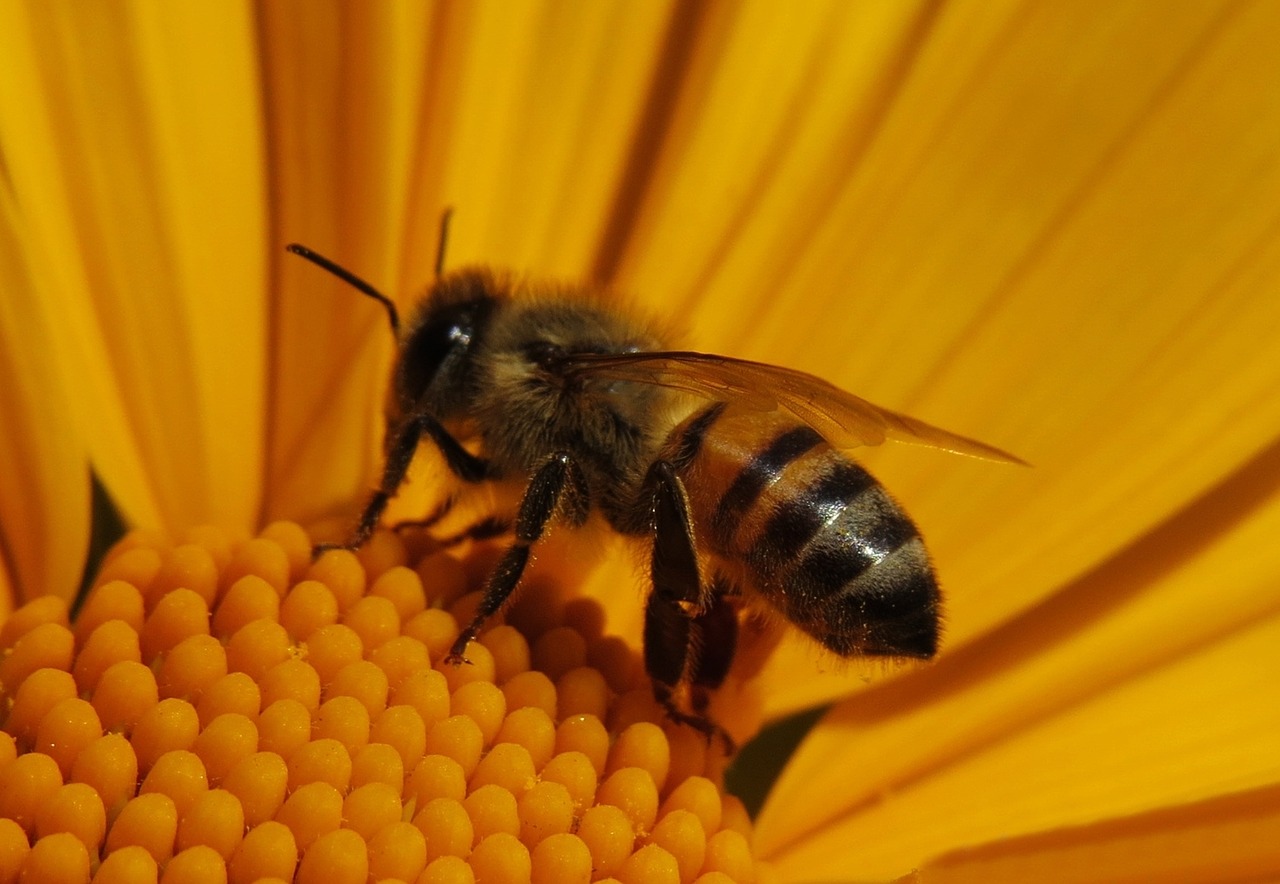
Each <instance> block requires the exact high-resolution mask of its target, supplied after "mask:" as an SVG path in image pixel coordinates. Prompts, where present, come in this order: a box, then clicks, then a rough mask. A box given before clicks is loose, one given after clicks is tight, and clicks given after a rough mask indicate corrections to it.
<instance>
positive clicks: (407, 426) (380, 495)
mask: <svg viewBox="0 0 1280 884" xmlns="http://www.w3.org/2000/svg"><path fill="white" fill-rule="evenodd" d="M424 433H425V434H426V435H427V436H429V437H431V440H432V441H433V442H435V443H436V447H437V448H439V449H440V453H441V454H442V455H443V456H444V460H445V463H446V464H447V465H448V467H449V470H450V471H451V472H452V473H453V474H454V475H456V476H457V477H458V478H460V479H462V480H463V481H466V482H479V481H481V480H483V479H485V478H487V476H488V470H489V462H488V461H486V460H484V459H483V458H479V457H476V456H475V455H474V454H472V453H471V452H469V451H467V450H466V449H465V448H463V447H462V446H461V445H460V444H458V440H457V439H455V438H453V437H452V436H450V435H449V431H448V430H446V429H445V428H444V427H443V426H441V425H440V422H439V421H438V420H436V419H435V418H434V417H432V416H431V415H429V414H416V415H414V416H412V417H411V418H409V419H408V420H406V421H405V422H404V423H403V424H401V425H400V428H399V429H398V430H397V431H396V432H395V434H394V437H393V441H392V442H391V445H390V446H388V448H387V459H386V462H385V463H384V464H383V466H382V481H381V482H380V483H379V484H378V490H377V491H375V492H374V493H373V496H372V497H370V498H369V502H368V503H367V504H365V508H364V512H362V513H361V514H360V521H359V523H358V524H357V525H356V528H355V530H354V531H352V532H351V536H350V537H349V538H347V542H346V543H321V544H317V545H316V546H315V548H314V549H313V550H312V551H311V557H312V558H313V559H315V558H319V556H320V554H321V553H323V552H324V551H325V550H328V549H359V548H360V547H362V546H364V544H365V542H366V541H367V540H368V539H369V537H370V535H372V534H373V529H374V528H376V527H377V526H378V520H379V519H381V518H382V513H383V512H384V511H385V510H386V508H387V503H388V502H389V501H390V500H391V498H393V497H395V496H396V492H397V491H399V490H400V486H401V485H403V484H404V477H405V474H406V473H408V472H409V464H410V463H412V462H413V455H414V454H415V453H416V452H417V450H418V443H419V442H421V441H422V436H423V434H424Z"/></svg>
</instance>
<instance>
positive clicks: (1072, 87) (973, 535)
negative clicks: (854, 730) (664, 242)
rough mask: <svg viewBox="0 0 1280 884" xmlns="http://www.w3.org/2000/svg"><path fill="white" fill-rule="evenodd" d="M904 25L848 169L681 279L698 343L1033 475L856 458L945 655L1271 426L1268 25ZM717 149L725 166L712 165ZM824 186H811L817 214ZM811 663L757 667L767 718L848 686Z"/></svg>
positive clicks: (961, 15)
mask: <svg viewBox="0 0 1280 884" xmlns="http://www.w3.org/2000/svg"><path fill="white" fill-rule="evenodd" d="M868 14H869V13H868ZM904 32H906V33H910V34H913V35H914V36H913V38H912V39H911V40H909V41H905V48H904V49H903V50H902V51H903V52H904V53H909V55H903V56H902V57H901V60H900V64H901V65H903V67H904V70H905V72H906V74H905V79H903V80H902V82H900V83H896V84H894V90H893V92H892V93H891V100H890V103H889V105H888V106H887V107H885V108H884V110H883V117H882V118H881V119H879V120H878V121H877V123H878V125H877V128H876V131H875V132H874V133H873V134H872V135H870V136H868V139H869V140H868V142H867V143H866V144H865V145H862V146H861V147H860V149H859V150H857V151H851V152H850V153H849V155H848V166H847V167H846V168H841V167H840V166H839V165H838V164H836V163H835V162H829V163H827V164H825V165H816V164H813V163H812V162H810V165H809V167H808V168H809V170H810V171H809V174H810V176H812V181H811V183H810V184H809V185H808V187H807V188H806V187H805V186H804V185H802V184H796V183H790V184H788V187H787V191H786V193H787V194H790V196H789V197H788V196H786V195H785V194H782V193H779V194H777V195H775V194H772V193H770V192H768V191H766V194H765V197H764V198H765V200H766V204H767V205H769V206H771V207H772V209H771V212H770V214H769V218H767V219H760V220H758V221H757V220H756V219H755V218H754V217H753V221H754V222H755V223H756V224H757V225H758V227H759V231H760V233H759V234H758V235H755V236H752V237H748V238H745V239H744V240H743V241H744V242H746V243H749V245H742V246H739V245H738V244H737V241H731V240H732V236H731V233H732V231H731V232H730V234H726V235H725V245H724V250H725V252H726V254H727V255H728V257H727V258H726V259H725V260H724V261H723V262H722V263H721V264H718V265H716V266H715V267H714V268H711V269H708V268H705V267H703V268H697V270H696V273H697V274H699V275H700V276H697V277H695V278H701V279H703V281H704V282H705V285H704V286H703V287H702V288H701V289H700V291H701V292H702V293H703V297H702V299H701V300H700V301H698V302H697V303H696V306H695V307H694V313H693V316H694V322H695V335H696V337H695V340H694V343H695V344H696V345H697V346H699V347H705V348H707V349H716V348H719V347H721V346H723V347H724V348H726V349H731V350H732V351H733V352H735V353H743V354H744V355H750V356H758V357H761V358H765V359H767V360H769V361H774V362H784V363H787V364H790V365H794V366H796V367H800V368H804V369H808V370H812V371H814V372H815V373H818V374H820V375H823V376H826V377H828V378H830V379H832V380H834V381H836V382H837V383H840V384H841V385H842V386H845V387H847V388H849V389H851V390H853V391H855V392H857V393H859V394H861V395H865V396H867V397H868V398H871V399H873V400H874V401H877V402H879V403H881V404H883V405H886V406H889V407H892V408H896V409H900V410H907V411H910V412H911V413H914V414H916V415H917V416H919V417H922V418H924V419H926V420H929V421H931V422H934V423H938V424H940V425H942V426H946V427H948V428H952V429H955V430H958V431H960V432H964V433H968V434H972V435H977V436H979V437H981V438H983V439H986V440H987V441H991V442H994V443H996V444H999V445H1001V446H1004V447H1007V448H1009V449H1010V450H1012V451H1014V452H1016V453H1018V454H1020V455H1022V456H1023V457H1025V458H1027V459H1028V460H1030V461H1032V463H1033V464H1034V467H1033V468H1032V469H1030V470H1026V469H1014V468H1008V467H1003V466H996V465H992V464H987V463H982V462H977V461H969V460H966V459H961V458H955V457H951V456H948V455H943V454H939V453H935V452H929V451H923V450H921V449H918V448H913V447H910V446H901V445H899V446H886V447H885V448H884V449H882V450H879V449H878V450H868V451H867V452H858V455H859V457H862V456H864V455H865V457H866V459H867V461H868V463H869V464H870V465H871V466H872V469H873V470H874V471H875V472H876V473H877V475H878V476H879V477H880V478H881V479H882V481H884V483H885V484H886V486H887V487H888V488H890V490H891V491H893V492H894V493H895V494H896V495H897V496H898V497H899V498H900V500H901V501H902V502H903V504H904V505H905V506H906V508H907V510H908V511H909V512H911V513H912V514H913V515H914V516H915V517H916V519H917V520H918V522H919V524H920V527H921V529H922V531H923V533H924V535H925V537H926V540H927V541H928V543H929V545H930V548H931V551H932V553H933V555H934V559H935V563H936V565H937V568H938V571H939V574H940V578H941V581H942V584H943V588H944V590H945V592H946V594H947V596H948V604H947V618H946V620H947V634H946V638H945V642H944V647H946V648H952V649H954V648H958V647H960V646H962V645H964V644H965V643H966V642H968V641H971V640H972V639H973V638H974V637H975V636H978V635H980V634H982V633H983V632H985V631H986V630H989V629H991V628H993V627H994V626H996V625H998V624H999V623H1001V622H1004V621H1007V620H1008V619H1009V618H1010V617H1013V616H1016V615H1017V614H1018V613H1019V612H1020V611H1023V610H1026V609H1028V608H1029V607H1031V606H1034V605H1035V604H1037V603H1038V602H1039V601H1041V600H1042V599H1044V598H1046V597H1047V596H1049V595H1051V594H1052V593H1053V592H1055V591H1056V590H1057V588H1058V587H1060V586H1061V585H1063V584H1064V583H1066V582H1069V581H1071V580H1073V579H1075V578H1077V577H1078V576H1079V575H1081V574H1083V573H1086V572H1087V571H1088V570H1089V569H1090V568H1092V567H1094V566H1095V565H1096V564H1097V563H1098V562H1101V561H1105V560H1106V559H1107V558H1108V557H1109V556H1111V555H1113V554H1115V553H1116V551H1117V550H1119V549H1122V548H1123V547H1124V546H1125V545H1126V544H1128V543H1131V542H1132V541H1133V540H1134V539H1135V538H1138V537H1140V536H1141V535H1142V534H1143V532H1145V531H1147V530H1148V529H1150V528H1151V526H1152V525H1154V524H1156V523H1157V522H1158V521H1159V520H1160V519H1162V518H1164V517H1165V516H1167V515H1168V514H1169V513H1172V512H1176V511H1177V510H1178V509H1179V508H1181V507H1182V506H1184V505H1186V504H1187V502H1188V501H1191V500H1194V499H1195V498H1196V497H1197V496H1198V495H1200V494H1202V493H1204V492H1205V490H1206V489H1208V488H1211V487H1213V486H1214V484H1215V483H1217V482H1218V481H1220V480H1221V479H1222V478H1223V477H1224V476H1225V475H1228V474H1230V472H1231V471H1232V470H1234V469H1236V468H1238V467H1240V466H1241V464H1243V463H1245V462H1246V461H1247V460H1248V459H1249V458H1250V457H1252V456H1253V455H1254V454H1256V453H1257V452H1258V451H1260V450H1261V449H1262V448H1263V447H1265V446H1266V445H1268V444H1269V443H1270V442H1271V441H1272V439H1273V438H1274V437H1275V429H1274V428H1275V427H1276V426H1277V425H1278V422H1280V397H1277V396H1275V395H1274V391H1275V390H1276V389H1277V388H1278V387H1280V361H1277V360H1276V359H1275V358H1274V356H1273V355H1272V354H1271V353H1270V352H1269V351H1268V349H1267V348H1266V347H1265V346H1262V345H1261V342H1263V341H1267V340H1272V339H1274V338H1276V337H1277V336H1280V298H1276V297H1275V286H1274V280H1275V278H1276V273H1277V271H1280V236H1278V235H1277V234H1278V233H1280V197H1278V196H1277V195H1278V194H1280V115H1277V114H1276V113H1275V108H1274V95H1273V92H1274V90H1271V89H1269V88H1268V87H1267V86H1266V85H1264V84H1270V83H1272V82H1275V81H1276V79H1277V78H1280V60H1278V59H1277V56H1276V55H1275V53H1273V52H1271V51H1270V47H1271V46H1272V45H1274V44H1275V42H1276V40H1277V39H1280V10H1278V9H1277V7H1275V6H1274V5H1270V4H1265V3H1263V4H1232V5H1229V6H1223V5H1221V4H1177V5H1176V6H1175V7H1165V6H1160V7H1155V6H1150V5H1143V4H1134V5H1128V6H1126V5H1122V4H1107V5H1105V6H1099V7H1095V8H1093V9H1091V10H1090V12H1089V14H1087V15H1085V14H1081V12H1080V10H1078V9H1076V8H1074V7H1073V8H1067V7H1064V6H1054V5H1033V4H1012V3H1011V4H971V5H962V6H947V7H944V8H943V10H942V11H941V12H940V13H939V15H938V17H937V19H936V20H932V21H930V22H928V23H927V26H926V25H923V24H920V25H918V26H917V27H916V29H915V30H910V29H907V28H905V26H902V25H900V26H899V27H898V29H897V30H893V29H885V33H888V34H901V33H904ZM757 39H758V40H760V41H763V40H764V39H765V38H764V37H757ZM831 64H833V65H834V64H838V63H837V62H835V61H833V62H831ZM850 80H851V81H852V78H850ZM818 88H819V89H821V88H822V87H818ZM847 88H848V87H847ZM848 96H849V97H848V99H847V100H848V101H849V103H850V106H851V107H864V104H859V103H858V100H857V98H858V93H856V92H854V91H852V89H848ZM754 97H755V96H754V95H752V96H751V98H752V99H754ZM797 114H798V117H797V125H796V127H795V129H794V134H795V137H794V139H792V140H791V141H788V143H787V145H786V146H785V148H780V149H779V150H780V151H781V154H780V157H781V158H780V159H778V160H777V165H776V166H773V167H770V168H782V169H787V168H790V166H789V165H788V164H789V163H796V164H799V163H800V161H801V158H802V157H805V156H808V155H807V154H803V153H800V152H799V151H801V147H802V146H803V145H806V144H807V143H808V139H810V138H813V139H819V138H820V137H825V139H826V140H825V142H821V141H820V142H819V143H827V144H832V143H834V136H833V135H832V134H831V133H830V131H827V130H823V129H821V128H820V127H821V126H822V125H823V119H827V120H828V121H827V122H826V123H825V125H826V126H827V127H828V129H830V127H831V126H832V124H831V123H830V122H829V117H830V114H828V115H827V117H826V118H822V117H818V116H816V115H815V117H814V119H813V120H812V121H810V120H809V118H808V117H806V116H805V115H804V114H803V112H799V111H798V112H797ZM699 134H701V133H699ZM688 140H690V141H694V139H692V138H690V139H688ZM702 140H703V141H706V142H708V143H709V142H710V141H711V138H710V135H709V134H707V135H705V136H704V137H703V139H702ZM730 144H732V142H730ZM793 144H794V145H795V146H794V147H793ZM733 150H734V147H733V146H729V147H724V148H722V151H723V153H722V154H721V155H720V157H719V161H720V162H721V163H724V164H726V165H728V166H735V163H736V162H737V160H738V157H737V156H736V155H735V154H734V153H733ZM793 150H794V151H796V152H797V153H796V155H795V157H793V156H792V155H791V151H793ZM680 160H687V163H686V164H682V163H681V162H680ZM700 161H702V162H705V161H706V160H705V157H703V156H700V155H697V154H694V153H692V151H691V152H690V155H689V156H688V157H680V158H679V159H673V160H672V161H671V163H672V165H673V166H675V167H682V168H687V169H688V170H689V171H687V172H686V173H684V174H683V175H681V176H679V177H678V183H677V184H676V185H674V186H673V190H674V193H672V194H671V195H670V196H669V197H668V201H669V202H670V203H672V204H675V205H682V204H684V202H687V201H692V200H694V198H695V196H694V195H695V194H696V193H697V185H698V184H699V183H700V170H701V168H702V167H701V165H700V164H699V162H700ZM747 167H748V168H750V165H749V164H748V165H747ZM819 180H821V181H822V182H825V185H826V187H828V188H829V189H830V190H831V193H830V195H829V196H827V197H826V198H825V201H824V202H823V203H822V205H823V209H822V211H821V212H820V213H817V214H815V213H814V210H813V208H812V204H813V196H812V194H813V192H814V191H815V190H816V189H817V186H816V182H817V181H819ZM757 195H758V194H757ZM704 198H705V194H704ZM805 199H808V200H809V202H808V203H803V202H802V201H803V200H805ZM743 200H744V202H745V201H746V200H747V197H743ZM806 207H808V208H806ZM744 211H745V210H744ZM806 211H807V212H808V214H806ZM769 219H789V223H788V222H787V221H784V222H783V223H781V224H778V225H777V226H771V225H770V221H769ZM674 224H675V221H674V219H672V218H670V217H667V216H660V217H658V218H657V219H653V220H646V221H645V222H643V224H642V225H640V229H641V231H644V230H650V229H652V230H665V229H667V228H668V227H670V226H673V225H674ZM791 228H794V229H795V231H796V232H795V233H794V234H783V233H779V229H791ZM766 234H768V235H770V236H773V237H774V238H775V239H774V240H773V245H772V246H770V245H768V242H769V241H768V240H766V239H762V238H761V237H764V236H765V235H766ZM638 235H641V234H638ZM653 235H654V236H656V234H653ZM784 236H794V237H795V240H794V241H792V240H788V239H785V238H784ZM788 242H792V246H791V247H789V248H787V247H786V244H787V243H788ZM748 249H750V251H748ZM671 251H673V249H672V248H671V247H669V246H668V247H658V248H655V249H652V250H646V251H644V252H643V253H637V255H636V256H635V257H634V258H633V263H632V265H631V266H632V268H633V269H631V270H630V271H629V273H630V276H629V278H630V279H634V280H635V286H636V288H637V290H640V291H657V290H660V289H661V283H660V281H659V278H660V276H661V275H662V274H663V273H664V272H666V271H667V267H666V264H668V263H672V261H670V260H667V259H668V258H669V255H668V253H669V252H671ZM768 261H772V262H774V264H775V265H776V264H777V262H779V261H782V262H784V264H783V266H784V267H785V272H784V271H782V270H779V269H777V268H776V267H775V268H774V269H772V270H771V269H770V265H769V264H768V263H767V262H768ZM786 262H789V264H788V263H786ZM675 272H676V273H677V278H678V279H683V278H686V277H689V276H690V273H689V272H688V271H686V270H685V269H683V268H682V266H681V265H679V264H678V262H676V271H675ZM718 342H722V343H718ZM1227 427H1229V428H1230V429H1229V431H1227V430H1226V429H1225V428H1227ZM1155 555H1157V556H1167V555H1170V553H1169V552H1164V551H1160V552H1156V553H1155ZM824 668H827V669H830V668H831V667H830V666H829V665H825V666H824ZM814 671H815V662H814V654H813V653H812V651H811V650H810V649H809V648H808V647H803V646H800V647H793V648H791V649H789V650H787V651H784V653H783V654H782V655H780V657H779V659H778V661H777V664H776V666H775V667H774V669H773V671H772V672H771V674H770V676H769V680H770V684H771V686H772V687H771V690H769V691H768V696H769V697H770V702H771V704H772V705H771V709H772V711H773V712H774V713H775V714H777V713H782V712H785V711H788V710H791V709H795V708H799V707H801V706H805V705H810V704H812V703H815V702H820V701H822V700H824V699H828V698H831V697H832V696H836V695H838V694H839V693H842V692H846V691H848V690H850V689H851V688H852V687H853V686H855V684H856V680H853V679H850V678H849V677H848V676H847V675H841V674H839V673H836V674H835V675H832V676H822V677H819V678H817V679H812V678H810V675H811V674H812V673H813V672H814Z"/></svg>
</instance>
